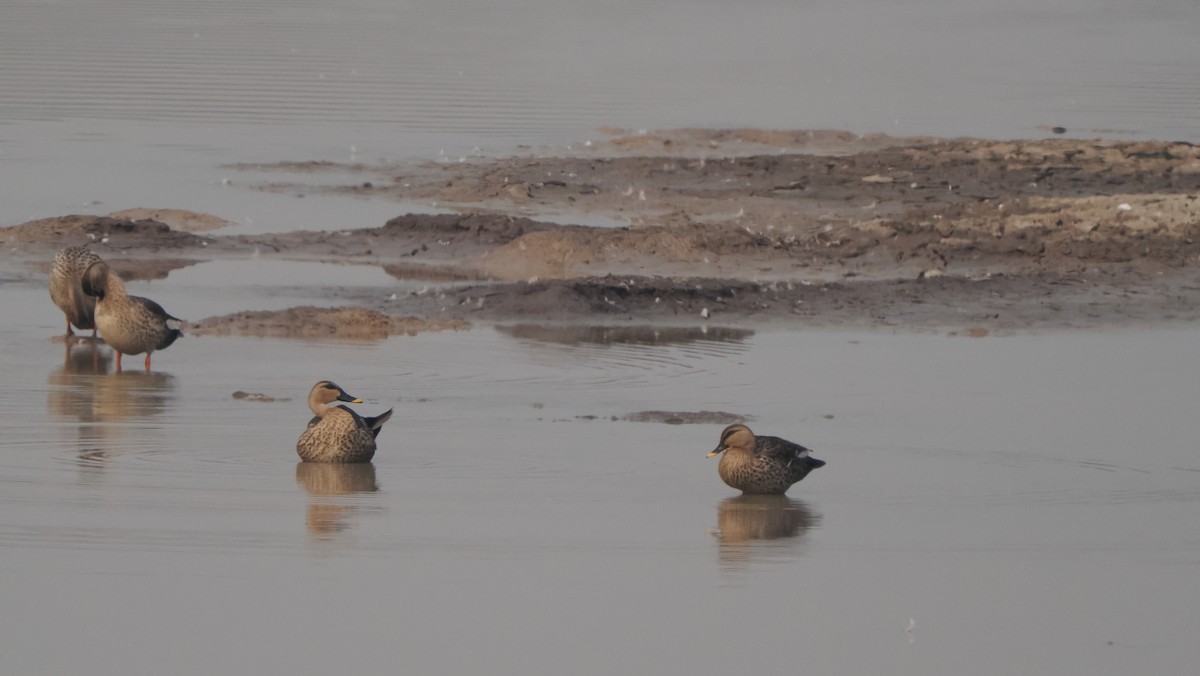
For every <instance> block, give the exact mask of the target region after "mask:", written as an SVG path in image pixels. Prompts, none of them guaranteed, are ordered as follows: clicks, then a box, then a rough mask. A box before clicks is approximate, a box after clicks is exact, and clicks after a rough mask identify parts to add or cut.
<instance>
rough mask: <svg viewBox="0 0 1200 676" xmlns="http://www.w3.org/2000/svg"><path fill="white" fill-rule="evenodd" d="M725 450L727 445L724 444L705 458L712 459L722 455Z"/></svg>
mask: <svg viewBox="0 0 1200 676" xmlns="http://www.w3.org/2000/svg"><path fill="white" fill-rule="evenodd" d="M724 450H725V445H724V444H722V445H720V446H717V447H716V448H714V449H712V450H711V451H709V452H708V455H706V456H704V457H706V458H711V457H713V456H714V455H720V454H721V451H724Z"/></svg>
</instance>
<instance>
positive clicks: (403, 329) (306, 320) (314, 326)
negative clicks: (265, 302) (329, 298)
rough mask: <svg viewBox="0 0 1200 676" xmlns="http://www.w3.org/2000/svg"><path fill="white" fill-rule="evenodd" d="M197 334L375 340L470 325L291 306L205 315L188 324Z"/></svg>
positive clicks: (354, 310) (361, 310)
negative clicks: (278, 308)
mask: <svg viewBox="0 0 1200 676" xmlns="http://www.w3.org/2000/svg"><path fill="white" fill-rule="evenodd" d="M189 328H190V331H191V333H193V334H195V335H198V336H230V335H238V336H263V337H268V338H341V339H348V340H355V339H357V340H378V339H382V338H387V337H388V336H391V335H410V336H411V335H415V334H417V333H422V332H425V331H459V330H463V329H467V328H470V324H468V323H466V322H463V321H460V320H456V319H422V318H419V317H392V316H389V315H386V314H383V313H381V312H375V311H372V310H367V309H365V308H360V307H343V308H318V307H311V306H307V307H294V308H288V309H286V310H278V311H247V312H236V313H233V314H229V315H222V316H219V317H208V318H207V319H203V320H200V321H199V322H196V323H195V324H191V325H190V326H189Z"/></svg>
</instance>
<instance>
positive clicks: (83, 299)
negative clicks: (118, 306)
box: [50, 246, 100, 338]
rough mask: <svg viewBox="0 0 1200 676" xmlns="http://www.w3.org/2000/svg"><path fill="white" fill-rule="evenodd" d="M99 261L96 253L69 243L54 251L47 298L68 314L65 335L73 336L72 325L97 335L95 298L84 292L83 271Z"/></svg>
mask: <svg viewBox="0 0 1200 676" xmlns="http://www.w3.org/2000/svg"><path fill="white" fill-rule="evenodd" d="M99 261H100V256H98V255H96V253H95V252H93V251H90V250H88V249H85V248H83V247H81V246H69V247H67V248H65V249H60V250H59V251H58V253H56V254H54V261H53V262H51V263H50V300H52V301H54V304H55V305H57V306H58V308H59V309H60V310H62V311H63V314H64V315H66V316H67V333H66V335H67V336H73V335H75V332H74V331H72V330H71V325H72V324H74V325H75V328H77V329H79V330H81V331H86V330H88V329H91V330H92V337H93V338H95V337H96V321H95V314H96V299H95V298H93V297H91V296H89V295H87V294H86V293H84V292H83V284H82V283H83V273H84V272H86V271H87V269H88V267H89V266H91V264H92V263H97V262H99Z"/></svg>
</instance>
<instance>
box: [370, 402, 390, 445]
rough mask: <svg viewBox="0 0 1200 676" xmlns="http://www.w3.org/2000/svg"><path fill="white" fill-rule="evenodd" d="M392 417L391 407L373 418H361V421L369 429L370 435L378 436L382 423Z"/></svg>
mask: <svg viewBox="0 0 1200 676" xmlns="http://www.w3.org/2000/svg"><path fill="white" fill-rule="evenodd" d="M391 417H392V409H390V408H389V409H388V410H386V411H384V412H383V413H380V414H379V415H377V416H375V417H374V418H363V422H365V423H367V427H369V428H370V429H371V435H372V436H374V437H375V438H379V430H381V429H383V424H384V423H385V422H387V421H388V419H389V418H391Z"/></svg>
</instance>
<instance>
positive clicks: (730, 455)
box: [708, 424, 825, 495]
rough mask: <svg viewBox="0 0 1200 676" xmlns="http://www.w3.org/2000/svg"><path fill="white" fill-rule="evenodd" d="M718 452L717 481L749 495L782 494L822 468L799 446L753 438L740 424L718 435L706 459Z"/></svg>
mask: <svg viewBox="0 0 1200 676" xmlns="http://www.w3.org/2000/svg"><path fill="white" fill-rule="evenodd" d="M718 453H724V455H723V456H721V462H720V463H719V464H718V465H717V473H718V474H720V475H721V479H722V480H723V481H724V482H725V483H727V484H729V485H730V486H732V487H733V488H736V489H738V490H740V491H742V492H743V493H748V494H751V495H782V494H783V493H785V492H786V491H787V489H789V488H791V486H792V484H794V483H796V482H797V481H800V480H801V479H803V478H804V477H806V476H808V473H809V472H811V471H813V470H814V469H817V468H818V467H823V466H824V465H825V461H824V460H818V459H816V458H814V457H812V455H810V453H809V450H808V449H807V448H805V447H803V446H801V445H800V444H794V443H792V442H790V441H787V440H785V439H780V438H779V437H759V436H755V434H754V433H753V432H751V431H750V428H749V427H746V426H745V425H741V424H737V425H730V426H729V427H726V428H725V430H724V431H722V432H721V441H720V443H718V444H717V447H716V448H715V449H714V450H713V451H712V452H711V453H709V454H708V456H709V457H710V458H711V457H712V456H714V455H717V454H718Z"/></svg>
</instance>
